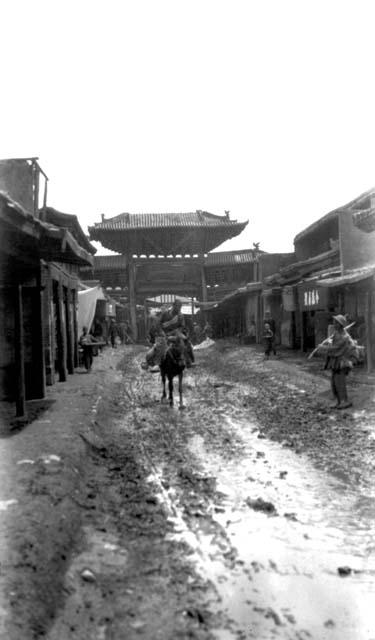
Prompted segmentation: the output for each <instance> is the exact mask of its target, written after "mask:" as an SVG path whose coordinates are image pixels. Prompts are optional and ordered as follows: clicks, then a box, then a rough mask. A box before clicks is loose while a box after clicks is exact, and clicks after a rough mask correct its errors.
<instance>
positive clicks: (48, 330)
mask: <svg viewBox="0 0 375 640" xmlns="http://www.w3.org/2000/svg"><path fill="white" fill-rule="evenodd" d="M43 309H44V311H43V313H44V320H45V324H44V339H45V369H46V384H47V385H52V384H55V319H54V313H53V292H52V280H51V278H50V274H49V272H48V275H47V281H46V286H45V289H44V302H43Z"/></svg>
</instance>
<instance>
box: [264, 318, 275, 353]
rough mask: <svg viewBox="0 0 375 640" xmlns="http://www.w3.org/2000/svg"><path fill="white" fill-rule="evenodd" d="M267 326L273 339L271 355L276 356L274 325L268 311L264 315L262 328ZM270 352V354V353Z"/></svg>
mask: <svg viewBox="0 0 375 640" xmlns="http://www.w3.org/2000/svg"><path fill="white" fill-rule="evenodd" d="M266 324H268V325H269V327H270V329H271V331H272V333H273V339H272V346H271V351H273V355H274V356H275V355H276V346H275V340H276V323H275V321H274V319H273V318H272V317H271V313H270V311H266V313H265V317H264V328H265V325H266ZM271 351H270V353H271Z"/></svg>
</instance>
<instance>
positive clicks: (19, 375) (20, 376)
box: [14, 284, 26, 418]
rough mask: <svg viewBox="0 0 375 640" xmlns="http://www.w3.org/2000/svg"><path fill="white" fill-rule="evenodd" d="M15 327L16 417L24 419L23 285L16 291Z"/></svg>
mask: <svg viewBox="0 0 375 640" xmlns="http://www.w3.org/2000/svg"><path fill="white" fill-rule="evenodd" d="M14 311H15V313H14V325H15V336H14V337H15V341H14V352H15V365H16V416H17V418H23V417H25V416H26V390H25V347H24V340H23V305H22V285H20V284H19V285H18V286H17V287H16V290H15V305H14Z"/></svg>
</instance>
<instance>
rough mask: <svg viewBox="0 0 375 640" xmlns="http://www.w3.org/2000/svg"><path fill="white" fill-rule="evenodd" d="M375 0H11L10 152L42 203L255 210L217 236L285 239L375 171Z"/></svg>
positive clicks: (89, 216)
mask: <svg viewBox="0 0 375 640" xmlns="http://www.w3.org/2000/svg"><path fill="white" fill-rule="evenodd" d="M374 19H375V3H374V2H372V1H369V2H364V1H361V0H353V1H352V2H347V1H345V0H337V1H336V0H322V1H320V0H311V1H304V0H296V1H292V0H268V1H267V0H258V1H253V0H185V2H182V1H179V0H133V1H128V0H119V1H114V0H105V1H104V0H102V2H97V1H96V0H87V1H86V0H74V1H67V0H63V1H54V0H47V1H41V0H33V2H31V1H30V0H26V1H22V2H20V1H18V0H9V1H8V0H2V2H1V23H2V24H1V38H0V56H1V58H0V59H1V86H2V91H1V100H0V116H1V117H0V157H1V158H9V157H27V156H39V158H40V164H41V166H42V168H43V169H44V171H45V172H46V173H47V174H48V176H49V178H50V183H49V196H48V203H49V204H50V205H51V206H53V207H55V208H57V209H60V210H61V211H64V212H67V213H75V214H77V215H78V217H79V220H80V222H81V225H82V227H83V228H84V230H85V231H86V230H87V225H90V224H93V223H94V222H98V221H100V214H101V213H105V214H106V216H107V217H110V216H114V215H117V214H119V213H121V212H124V211H129V212H130V213H132V212H134V213H135V212H163V211H195V210H196V209H204V210H207V211H211V212H212V213H216V214H220V215H222V214H223V213H224V210H225V209H229V210H230V212H231V218H233V219H237V220H247V219H248V220H249V224H248V226H247V228H246V230H245V231H244V232H243V233H242V234H241V235H240V236H238V237H237V238H235V239H233V240H231V241H230V242H227V243H225V245H222V246H221V249H239V248H245V247H251V246H252V243H253V242H260V246H261V248H262V249H264V250H266V251H289V250H291V249H292V246H293V244H292V241H293V237H294V235H296V233H298V232H299V231H301V230H302V229H303V228H304V227H306V226H307V225H308V224H310V223H311V222H313V221H314V220H316V219H317V218H319V217H320V216H322V215H324V214H325V213H327V212H328V211H330V210H331V209H334V208H336V207H338V206H339V205H341V204H344V203H346V202H348V201H349V200H352V199H353V198H355V197H356V196H358V195H359V194H360V193H362V192H363V191H366V190H367V189H369V188H370V187H372V186H374V185H375V170H374V166H375V165H374V150H375V126H374V125H375V74H374V68H375V55H374V54H375V38H374Z"/></svg>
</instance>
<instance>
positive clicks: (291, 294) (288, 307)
mask: <svg viewBox="0 0 375 640" xmlns="http://www.w3.org/2000/svg"><path fill="white" fill-rule="evenodd" d="M296 294H297V291H296V287H283V293H282V296H283V308H284V311H296V308H297V295H296Z"/></svg>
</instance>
